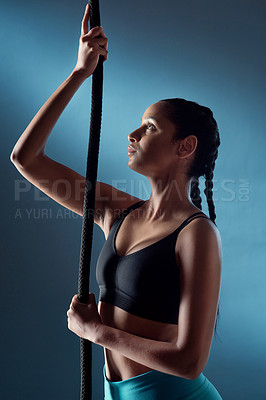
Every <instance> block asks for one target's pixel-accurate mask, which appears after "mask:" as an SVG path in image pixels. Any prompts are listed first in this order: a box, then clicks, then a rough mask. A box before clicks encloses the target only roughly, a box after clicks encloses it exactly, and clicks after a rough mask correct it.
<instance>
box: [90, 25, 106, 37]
mask: <svg viewBox="0 0 266 400" xmlns="http://www.w3.org/2000/svg"><path fill="white" fill-rule="evenodd" d="M86 35H87V36H89V37H91V38H92V37H93V38H95V37H97V36H99V35H101V36H104V37H106V36H105V34H104V31H103V27H102V26H95V27H94V28H92V29H91V30H90V31H89V33H86Z"/></svg>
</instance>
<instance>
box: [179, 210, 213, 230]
mask: <svg viewBox="0 0 266 400" xmlns="http://www.w3.org/2000/svg"><path fill="white" fill-rule="evenodd" d="M198 214H201V215H198ZM200 217H201V218H207V219H210V218H209V217H207V215H205V214H204V213H203V212H202V211H198V212H196V213H194V214H192V215H190V217H188V218H187V219H185V221H184V222H182V224H181V225H180V226H179V227H178V232H180V231H181V230H182V229H183V228H184V227H185V226H187V225H188V224H189V223H190V222H191V221H193V219H196V218H200Z"/></svg>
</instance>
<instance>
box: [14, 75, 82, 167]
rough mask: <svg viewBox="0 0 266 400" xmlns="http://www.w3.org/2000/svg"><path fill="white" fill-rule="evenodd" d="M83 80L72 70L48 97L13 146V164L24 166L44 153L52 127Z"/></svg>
mask: <svg viewBox="0 0 266 400" xmlns="http://www.w3.org/2000/svg"><path fill="white" fill-rule="evenodd" d="M85 79H86V78H85V77H84V74H82V73H81V72H79V71H76V70H73V72H72V73H71V74H70V75H69V76H68V77H67V79H66V80H65V81H64V82H63V83H62V84H61V85H60V86H59V87H58V89H57V90H56V91H55V92H54V93H53V94H52V95H51V96H50V97H49V99H48V100H47V101H46V102H45V103H44V105H43V106H42V107H41V109H40V110H39V111H38V113H37V114H36V115H35V116H34V118H33V119H32V121H31V122H30V124H29V125H28V126H27V128H26V129H25V131H24V132H23V134H22V135H21V136H20V138H19V140H18V141H17V143H16V144H15V146H14V149H13V151H12V154H11V160H12V161H13V162H18V163H19V164H21V165H23V166H25V165H26V164H28V163H30V162H31V161H32V160H33V159H34V158H35V157H36V156H38V155H39V154H41V153H44V149H45V146H46V142H47V139H48V137H49V135H50V133H51V131H52V129H53V127H54V125H55V124H56V122H57V120H58V118H59V117H60V115H61V114H62V112H63V111H64V109H65V108H66V106H67V104H68V103H69V101H70V100H71V98H72V97H73V96H74V94H75V92H76V91H77V90H78V88H79V87H80V86H81V84H82V83H83V82H84V80H85Z"/></svg>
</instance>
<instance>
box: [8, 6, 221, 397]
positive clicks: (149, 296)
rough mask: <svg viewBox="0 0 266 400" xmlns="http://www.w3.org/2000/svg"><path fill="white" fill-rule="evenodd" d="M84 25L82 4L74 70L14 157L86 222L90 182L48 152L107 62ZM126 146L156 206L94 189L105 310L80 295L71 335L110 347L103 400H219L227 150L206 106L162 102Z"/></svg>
mask: <svg viewBox="0 0 266 400" xmlns="http://www.w3.org/2000/svg"><path fill="white" fill-rule="evenodd" d="M88 19H89V7H88V6H87V7H86V11H85V14H84V17H83V21H82V30H81V37H80V42H79V52H78V60H77V64H76V66H75V68H74V70H73V71H72V73H71V74H70V76H69V77H68V78H67V79H66V80H65V81H64V82H63V83H62V85H61V86H60V87H59V88H58V89H57V90H56V91H55V92H54V93H53V95H52V96H51V97H50V98H49V99H48V100H47V102H46V103H45V104H44V105H43V107H42V108H41V109H40V110H39V112H38V113H37V114H36V116H35V117H34V118H33V120H32V121H31V123H30V124H29V126H28V127H27V128H26V130H25V132H24V133H23V134H22V136H21V137H20V138H19V140H18V142H17V143H16V145H15V147H14V149H13V152H12V154H11V160H12V162H13V163H14V164H15V166H16V167H17V169H18V170H19V171H20V172H21V174H22V175H23V176H24V177H25V178H26V179H27V180H29V181H30V182H32V183H33V185H35V186H37V187H38V188H39V189H40V190H42V191H43V192H44V193H46V194H47V195H48V196H50V197H51V198H53V199H54V200H55V201H57V202H58V203H60V204H62V205H63V206H65V207H67V208H69V209H70V210H72V211H74V212H76V213H78V214H80V215H83V193H84V185H85V178H84V177H83V176H81V175H79V174H78V173H76V172H75V171H73V170H71V169H70V168H68V167H66V166H64V165H62V164H59V163H57V162H56V161H54V160H52V159H51V158H49V157H47V155H46V154H45V145H46V142H47V139H48V137H49V134H50V133H51V131H52V129H53V127H54V125H55V123H56V121H57V120H58V118H59V117H60V115H61V113H62V111H63V110H64V108H65V107H66V105H67V104H68V102H69V101H70V99H71V98H72V96H73V95H74V93H75V92H76V91H77V90H78V88H79V87H80V85H81V84H82V83H83V82H84V81H85V80H86V79H87V78H88V77H89V76H90V75H92V73H93V71H94V69H95V68H96V66H97V63H98V59H99V55H103V56H104V61H106V60H107V38H106V36H105V34H104V31H103V29H102V27H96V28H93V29H92V30H90V31H89V32H88ZM128 139H129V142H130V144H129V149H128V151H129V152H128V157H129V160H128V165H129V167H130V168H131V169H132V170H134V171H136V172H138V173H140V174H142V175H144V176H146V177H147V178H148V180H149V182H150V185H151V189H152V192H151V196H150V198H149V199H148V200H146V201H143V200H141V199H139V198H137V197H134V196H131V195H129V194H127V193H125V192H121V191H119V190H117V189H115V188H114V187H112V186H110V185H108V184H105V183H102V182H97V186H96V199H95V223H96V224H98V225H99V226H100V227H101V229H102V230H103V232H104V234H105V237H106V239H107V240H106V242H105V245H104V246H103V249H102V251H101V254H100V256H99V259H98V263H97V268H96V277H97V281H98V283H99V287H100V301H99V304H98V308H97V305H96V302H95V297H94V295H93V294H92V293H90V299H89V303H88V304H81V303H80V302H79V300H78V296H77V295H75V296H74V297H73V299H72V302H71V305H70V308H69V310H68V312H67V316H68V327H69V329H70V330H72V331H73V332H74V333H76V334H77V335H78V336H80V337H83V338H86V339H89V340H90V341H92V342H94V343H96V344H98V345H100V346H102V347H103V348H104V353H105V366H104V369H103V375H104V385H105V399H106V400H110V399H115V400H116V399H125V400H137V399H138V400H144V399H145V400H162V399H167V400H177V399H181V398H182V399H204V400H215V399H221V397H220V395H219V393H218V392H217V390H216V389H215V388H214V386H213V385H212V384H211V383H210V382H209V381H208V379H207V378H206V377H205V376H204V375H203V374H202V371H203V369H204V367H205V365H206V363H207V360H208V356H209V351H210V346H211V341H212V336H213V332H214V327H215V321H216V315H217V309H218V299H219V291H220V280H221V265H222V251H221V239H220V235H219V232H218V229H217V227H216V225H215V222H214V221H215V217H216V215H215V212H214V205H213V201H212V177H213V170H214V166H215V160H216V158H217V155H218V147H219V145H220V138H219V133H218V129H217V124H216V122H215V120H214V118H213V115H212V112H211V111H210V109H208V108H206V107H203V106H200V105H198V104H197V103H194V102H190V101H186V100H183V99H166V100H161V101H159V102H157V103H155V104H152V105H151V106H150V107H149V108H148V109H147V110H146V111H145V113H144V114H143V118H142V122H141V125H140V127H138V128H137V129H136V130H135V131H134V132H132V133H130V134H129V135H128ZM200 176H205V178H206V189H205V190H204V192H205V194H206V197H207V202H208V206H209V212H210V218H209V217H207V216H206V215H205V214H204V213H203V212H201V198H200V191H199V186H198V184H199V182H198V178H199V177H200ZM58 179H60V180H62V179H63V180H65V182H66V183H67V186H66V187H69V188H71V190H69V191H68V192H67V193H66V190H65V188H64V186H63V185H56V187H57V191H55V190H54V187H55V185H54V183H55V182H56V181H57V180H58ZM42 180H45V181H46V183H45V185H42V183H41V182H42ZM77 181H78V182H79V185H76V183H77ZM47 182H48V183H47ZM80 183H81V184H80ZM77 188H79V192H78V189H77ZM66 194H67V195H66Z"/></svg>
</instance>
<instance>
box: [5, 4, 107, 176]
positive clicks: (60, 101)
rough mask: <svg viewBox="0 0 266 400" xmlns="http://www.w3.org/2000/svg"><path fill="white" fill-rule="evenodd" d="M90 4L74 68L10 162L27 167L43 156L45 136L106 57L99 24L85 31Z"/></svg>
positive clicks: (15, 149) (104, 42)
mask: <svg viewBox="0 0 266 400" xmlns="http://www.w3.org/2000/svg"><path fill="white" fill-rule="evenodd" d="M88 19H89V7H88V6H87V7H86V11H85V14H84V17H83V20H82V28H81V36H80V40H79V51H78V60H77V64H76V66H75V68H74V69H73V71H72V72H71V74H70V75H69V76H68V77H67V79H66V80H65V81H64V82H63V83H62V84H61V85H60V86H59V88H58V89H57V90H56V91H55V92H54V93H53V94H52V95H51V96H50V98H49V99H48V100H47V101H46V103H45V104H44V105H43V106H42V107H41V109H40V110H39V111H38V113H37V114H36V115H35V117H34V118H33V119H32V121H31V122H30V124H29V125H28V126H27V128H26V129H25V131H24V132H23V134H22V135H21V137H20V138H19V140H18V141H17V143H16V144H15V147H14V149H13V151H12V153H11V156H10V158H11V161H12V162H13V163H14V164H16V165H19V166H21V167H22V168H26V167H27V166H29V165H31V164H32V162H36V158H37V157H38V156H39V155H41V156H43V155H44V151H45V146H46V143H47V139H48V137H49V135H50V133H51V131H52V129H53V127H54V125H55V124H56V122H57V120H58V118H59V117H60V115H61V114H62V112H63V111H64V109H65V107H66V106H67V104H68V103H69V101H70V100H71V98H72V97H73V95H74V94H75V92H76V91H77V90H78V88H79V87H80V86H81V84H82V83H83V82H84V81H85V80H86V79H87V78H88V77H89V76H90V75H92V73H93V72H94V70H95V68H96V66H97V64H98V60H99V56H100V55H103V56H104V61H105V60H106V59H107V50H106V48H107V41H108V40H107V38H106V36H105V34H104V31H103V28H102V27H95V28H93V29H91V30H90V31H89V32H88Z"/></svg>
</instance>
